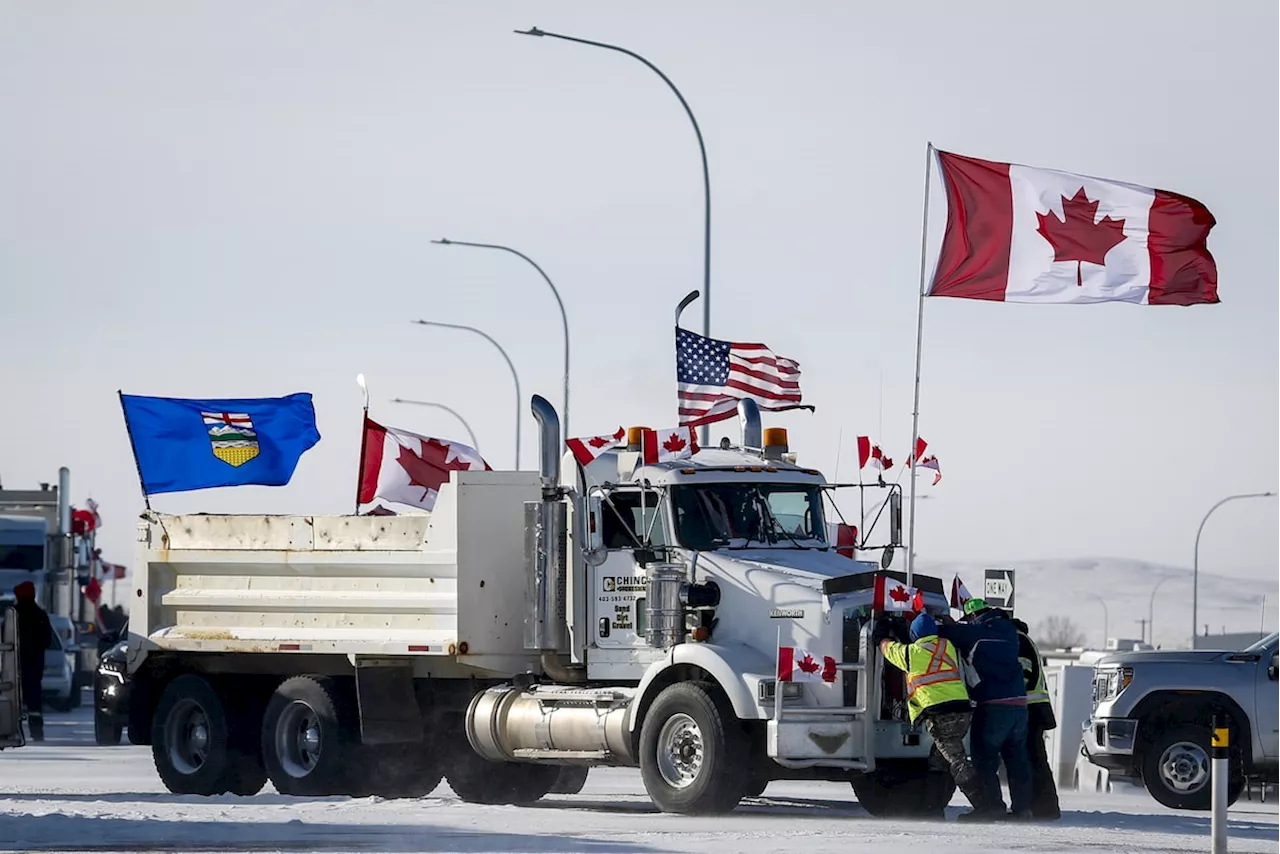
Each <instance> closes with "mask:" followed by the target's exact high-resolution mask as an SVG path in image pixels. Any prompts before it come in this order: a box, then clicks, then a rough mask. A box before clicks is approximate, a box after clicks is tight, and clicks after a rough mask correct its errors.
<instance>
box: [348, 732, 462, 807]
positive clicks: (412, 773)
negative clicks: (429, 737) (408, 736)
mask: <svg viewBox="0 0 1280 854" xmlns="http://www.w3.org/2000/svg"><path fill="white" fill-rule="evenodd" d="M354 756H355V761H354V762H353V763H352V765H353V768H354V769H356V770H355V772H354V773H353V774H352V776H351V782H352V784H353V785H352V786H351V788H352V789H353V790H354V791H351V792H349V793H348V794H350V795H352V796H353V797H358V798H363V797H368V796H370V795H376V796H378V797H380V798H425V797H426V796H427V795H429V794H431V793H432V792H433V791H435V789H436V787H437V786H439V785H440V781H441V780H442V779H444V772H443V770H442V769H441V767H440V762H439V761H438V760H435V759H434V758H433V757H432V756H431V754H430V753H429V752H428V749H427V745H426V744H422V745H418V744H376V745H360V746H359V747H357V748H356V749H355V753H354Z"/></svg>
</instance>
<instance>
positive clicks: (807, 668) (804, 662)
mask: <svg viewBox="0 0 1280 854" xmlns="http://www.w3.org/2000/svg"><path fill="white" fill-rule="evenodd" d="M796 667H799V668H800V669H801V670H803V671H804V672H805V673H817V672H818V662H816V661H814V660H813V656H812V655H807V654H806V655H805V657H804V658H802V659H800V661H799V662H797V664H796Z"/></svg>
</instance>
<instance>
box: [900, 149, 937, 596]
mask: <svg viewBox="0 0 1280 854" xmlns="http://www.w3.org/2000/svg"><path fill="white" fill-rule="evenodd" d="M932 167H933V143H932V142H930V143H929V144H928V146H927V147H926V148H925V157H924V210H923V212H922V213H921V215H920V296H919V303H918V304H917V306H916V389H915V403H914V405H913V406H912V409H911V451H910V453H911V455H912V457H914V455H915V452H916V443H917V442H919V441H920V354H921V345H922V344H923V343H924V277H925V255H926V253H927V252H928V249H929V176H930V172H931V170H932ZM915 462H919V461H918V460H914V459H913V460H912V463H915ZM911 469H912V472H911V475H912V476H911V503H910V511H909V512H910V513H911V521H910V522H909V523H908V528H907V586H908V587H910V586H911V579H912V573H913V571H914V570H915V563H916V477H915V465H912V467H911ZM899 477H901V473H899Z"/></svg>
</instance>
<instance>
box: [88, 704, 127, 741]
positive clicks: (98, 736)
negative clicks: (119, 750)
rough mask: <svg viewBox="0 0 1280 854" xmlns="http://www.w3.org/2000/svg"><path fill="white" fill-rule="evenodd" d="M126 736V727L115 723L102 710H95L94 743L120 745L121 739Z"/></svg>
mask: <svg viewBox="0 0 1280 854" xmlns="http://www.w3.org/2000/svg"><path fill="white" fill-rule="evenodd" d="M123 735H124V727H123V726H121V725H120V724H118V723H113V722H112V721H111V718H109V717H107V715H105V714H103V713H102V711H101V710H99V709H94V710H93V741H94V744H102V745H113V744H119V743H120V739H121V737H122V736H123Z"/></svg>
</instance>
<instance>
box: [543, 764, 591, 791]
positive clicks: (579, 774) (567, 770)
mask: <svg viewBox="0 0 1280 854" xmlns="http://www.w3.org/2000/svg"><path fill="white" fill-rule="evenodd" d="M589 770H590V769H589V768H588V767H587V766H585V765H562V766H560V773H559V774H558V775H557V776H556V784H555V785H554V786H552V787H551V794H553V795H576V794H578V793H579V792H581V791H582V787H583V786H585V785H586V784H587V772H588V771H589Z"/></svg>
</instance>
